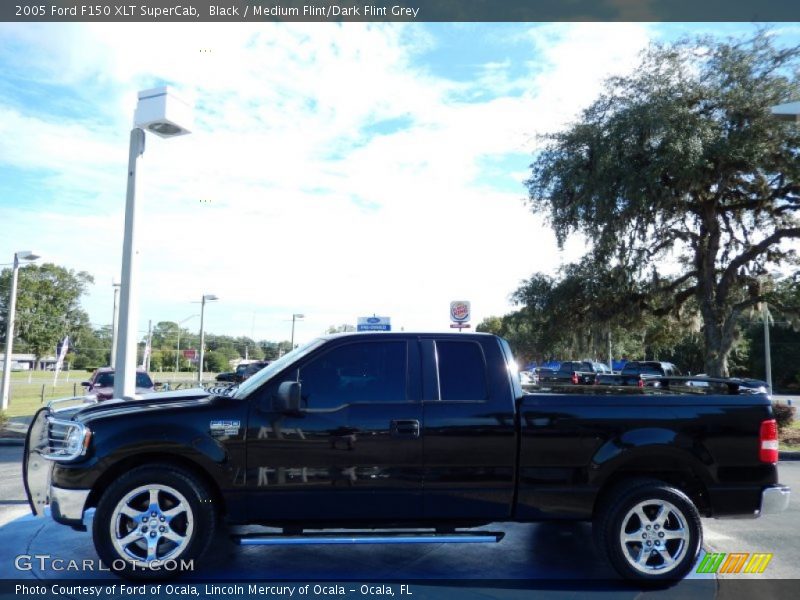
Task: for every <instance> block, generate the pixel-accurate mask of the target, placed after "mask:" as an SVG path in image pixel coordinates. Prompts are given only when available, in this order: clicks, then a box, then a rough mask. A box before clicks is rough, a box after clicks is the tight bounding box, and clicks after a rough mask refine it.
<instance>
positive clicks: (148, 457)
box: [85, 452, 227, 515]
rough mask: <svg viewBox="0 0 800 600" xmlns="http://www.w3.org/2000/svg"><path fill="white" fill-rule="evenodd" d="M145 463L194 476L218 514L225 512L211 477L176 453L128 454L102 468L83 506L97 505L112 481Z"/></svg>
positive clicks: (220, 495) (216, 485)
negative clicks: (163, 466) (208, 493)
mask: <svg viewBox="0 0 800 600" xmlns="http://www.w3.org/2000/svg"><path fill="white" fill-rule="evenodd" d="M145 465H169V466H172V467H175V468H177V469H179V470H182V471H185V472H187V473H189V474H191V475H193V476H195V477H196V478H197V479H198V480H199V481H200V482H201V483H203V484H204V485H205V486H206V488H207V489H208V490H209V492H210V493H211V495H212V501H213V502H214V504H215V505H216V506H217V508H218V511H219V514H220V515H225V514H227V510H226V506H225V498H224V496H223V494H222V490H220V488H219V485H218V484H217V482H216V481H215V480H214V478H213V477H211V475H210V474H209V473H208V472H207V471H206V470H205V469H204V468H203V467H202V466H200V465H198V464H197V463H196V462H194V461H192V460H190V459H188V458H186V457H184V456H179V455H176V454H164V453H163V452H159V453H143V454H137V455H135V456H128V457H125V458H123V459H120V460H118V461H117V462H115V463H113V464H112V465H110V466H109V467H108V468H107V469H105V470H104V472H103V474H102V475H101V476H100V477H99V478H98V479H97V481H95V483H94V485H93V486H92V489H91V491H90V492H89V496H88V498H87V499H86V505H85V508H87V509H88V508H94V507H97V504H98V502H100V498H101V497H102V495H103V492H104V491H105V490H106V489H107V488H108V486H109V485H110V484H111V482H112V481H114V480H115V479H117V478H118V477H120V476H121V475H123V474H124V473H127V472H128V471H130V470H131V469H135V468H137V467H141V466H145Z"/></svg>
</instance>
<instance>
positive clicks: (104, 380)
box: [94, 373, 153, 388]
mask: <svg viewBox="0 0 800 600" xmlns="http://www.w3.org/2000/svg"><path fill="white" fill-rule="evenodd" d="M113 385H114V373H100V374H99V375H98V376H97V379H96V380H95V382H94V387H112V386H113ZM136 387H141V388H149V387H153V380H152V379H150V376H149V375H148V374H147V373H136Z"/></svg>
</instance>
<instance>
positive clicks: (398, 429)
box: [391, 419, 419, 438]
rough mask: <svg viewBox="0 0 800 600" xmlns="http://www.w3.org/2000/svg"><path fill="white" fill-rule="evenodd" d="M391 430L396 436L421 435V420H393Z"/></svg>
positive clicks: (415, 436)
mask: <svg viewBox="0 0 800 600" xmlns="http://www.w3.org/2000/svg"><path fill="white" fill-rule="evenodd" d="M391 432H392V435H393V436H395V437H413V438H418V437H419V421H417V420H416V419H401V420H397V421H392V423H391Z"/></svg>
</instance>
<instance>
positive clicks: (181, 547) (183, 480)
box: [92, 465, 217, 579]
mask: <svg viewBox="0 0 800 600" xmlns="http://www.w3.org/2000/svg"><path fill="white" fill-rule="evenodd" d="M216 523H217V511H216V508H215V507H214V504H213V502H212V496H211V494H210V493H209V491H208V489H207V488H206V486H205V485H204V484H203V483H202V482H201V481H200V480H199V479H198V478H197V477H196V476H194V475H192V474H190V473H188V472H186V471H183V470H182V469H179V468H177V467H174V466H172V465H144V466H141V467H137V468H135V469H133V470H131V471H129V472H128V473H126V474H125V475H123V476H121V477H120V478H119V479H117V480H116V481H114V482H113V483H112V484H111V485H110V486H109V487H108V489H107V490H106V491H105V493H104V494H103V496H102V497H101V498H100V502H99V503H98V505H97V510H96V511H95V516H94V522H93V524H92V537H93V539H94V545H95V549H96V550H97V554H98V555H99V556H100V559H101V560H102V561H103V564H104V565H105V566H106V567H108V568H109V569H111V570H112V571H114V572H115V573H116V574H118V575H120V576H122V577H125V578H127V579H156V578H170V577H174V576H176V575H179V574H180V572H181V571H182V570H183V568H184V566H185V565H188V564H192V565H193V564H194V561H199V560H200V559H201V558H202V556H203V555H204V554H205V552H206V551H207V550H208V547H209V545H210V542H211V540H212V538H213V537H214V534H215V528H216ZM190 561H191V562H190Z"/></svg>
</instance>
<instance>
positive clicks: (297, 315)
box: [290, 314, 305, 350]
mask: <svg viewBox="0 0 800 600" xmlns="http://www.w3.org/2000/svg"><path fill="white" fill-rule="evenodd" d="M304 318H305V315H301V314H293V315H292V347H291V348H290V350H294V322H295V321H296V320H298V319H304Z"/></svg>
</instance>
